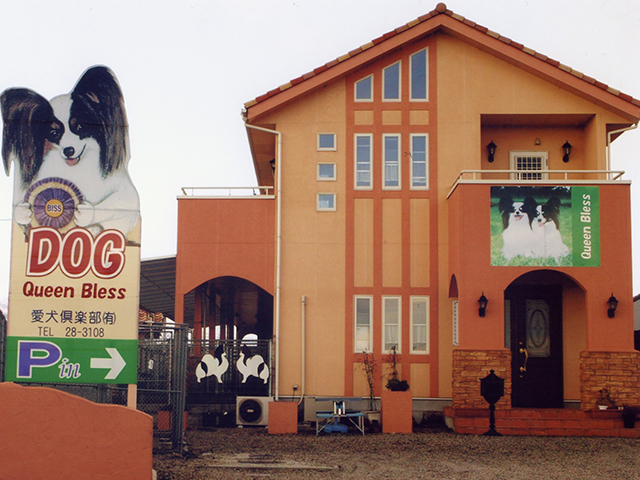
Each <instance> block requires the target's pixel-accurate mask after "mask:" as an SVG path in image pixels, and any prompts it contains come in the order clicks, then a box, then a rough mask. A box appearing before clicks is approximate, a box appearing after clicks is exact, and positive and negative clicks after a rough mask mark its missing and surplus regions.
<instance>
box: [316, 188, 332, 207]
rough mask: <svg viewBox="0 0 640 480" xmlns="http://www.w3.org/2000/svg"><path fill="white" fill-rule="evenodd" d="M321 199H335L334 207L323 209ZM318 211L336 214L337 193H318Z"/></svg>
mask: <svg viewBox="0 0 640 480" xmlns="http://www.w3.org/2000/svg"><path fill="white" fill-rule="evenodd" d="M321 197H331V198H332V199H333V200H332V201H331V203H332V204H333V205H332V206H330V207H322V206H320V202H321V200H322V198H321ZM316 210H317V211H318V212H335V211H336V194H335V193H327V192H322V193H318V194H317V195H316Z"/></svg>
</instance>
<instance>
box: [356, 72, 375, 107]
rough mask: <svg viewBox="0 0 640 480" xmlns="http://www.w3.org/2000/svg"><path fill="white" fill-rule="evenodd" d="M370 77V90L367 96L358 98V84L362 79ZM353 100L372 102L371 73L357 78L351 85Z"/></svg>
mask: <svg viewBox="0 0 640 480" xmlns="http://www.w3.org/2000/svg"><path fill="white" fill-rule="evenodd" d="M367 79H371V92H370V96H369V98H364V97H363V98H358V84H359V83H360V82H362V81H364V80H367ZM353 100H354V101H355V102H373V74H371V75H367V76H366V77H363V78H361V79H360V80H357V81H356V82H355V83H354V85H353Z"/></svg>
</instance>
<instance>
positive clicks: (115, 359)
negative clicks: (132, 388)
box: [91, 348, 127, 380]
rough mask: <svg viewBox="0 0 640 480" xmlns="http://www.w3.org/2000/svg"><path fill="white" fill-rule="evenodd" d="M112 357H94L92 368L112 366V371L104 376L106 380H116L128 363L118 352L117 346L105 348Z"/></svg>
mask: <svg viewBox="0 0 640 480" xmlns="http://www.w3.org/2000/svg"><path fill="white" fill-rule="evenodd" d="M105 350H106V351H107V353H108V354H109V355H110V356H111V358H92V359H91V368H110V369H111V371H110V372H109V373H107V376H106V377H104V379H105V380H114V379H116V378H117V377H118V375H120V372H121V371H122V369H123V368H124V366H125V365H126V364H127V362H125V361H124V358H122V355H120V352H118V349H117V348H105Z"/></svg>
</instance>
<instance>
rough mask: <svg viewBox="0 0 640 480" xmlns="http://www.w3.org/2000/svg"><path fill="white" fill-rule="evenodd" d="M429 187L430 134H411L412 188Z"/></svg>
mask: <svg viewBox="0 0 640 480" xmlns="http://www.w3.org/2000/svg"><path fill="white" fill-rule="evenodd" d="M428 188H429V135H428V134H426V133H420V134H418V133H414V134H412V135H411V189H412V190H427V189H428Z"/></svg>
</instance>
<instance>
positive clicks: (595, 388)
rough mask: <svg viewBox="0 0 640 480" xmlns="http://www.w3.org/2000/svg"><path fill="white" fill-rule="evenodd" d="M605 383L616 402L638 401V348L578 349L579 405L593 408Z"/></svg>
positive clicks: (639, 355) (639, 365) (639, 368)
mask: <svg viewBox="0 0 640 480" xmlns="http://www.w3.org/2000/svg"><path fill="white" fill-rule="evenodd" d="M605 387H606V389H607V390H608V391H609V393H610V395H611V399H612V400H613V401H614V402H615V404H616V406H623V405H640V352H633V351H631V352H592V351H584V352H580V402H581V409H582V410H593V409H596V408H597V407H596V401H597V400H598V398H600V390H602V389H603V388H605Z"/></svg>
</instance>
